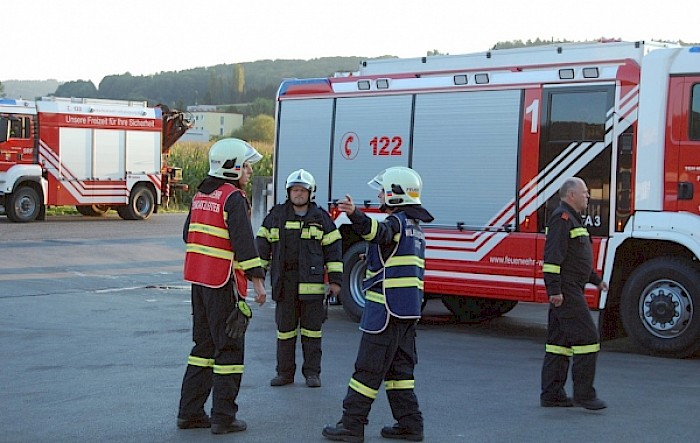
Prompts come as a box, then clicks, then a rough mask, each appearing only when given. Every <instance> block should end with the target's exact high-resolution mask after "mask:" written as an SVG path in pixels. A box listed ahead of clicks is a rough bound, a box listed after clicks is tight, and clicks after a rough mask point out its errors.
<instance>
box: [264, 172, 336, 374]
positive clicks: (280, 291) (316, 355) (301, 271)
mask: <svg viewBox="0 0 700 443" xmlns="http://www.w3.org/2000/svg"><path fill="white" fill-rule="evenodd" d="M286 189H287V201H286V202H285V203H283V204H278V205H275V206H274V207H273V208H272V209H271V210H270V212H269V214H268V215H267V216H266V217H265V219H264V220H263V223H262V226H261V227H260V229H259V231H258V234H257V240H256V241H257V245H258V251H260V257H261V259H262V260H263V265H265V266H267V265H269V266H270V282H271V284H272V299H273V300H274V301H275V302H276V306H275V321H276V323H277V367H276V370H277V375H276V376H275V377H274V378H273V379H272V380H271V381H270V385H271V386H284V385H288V384H291V383H294V374H295V372H296V358H295V350H296V341H297V335H301V347H302V352H303V355H304V363H303V366H302V368H301V372H302V374H303V375H304V377H305V379H306V385H307V386H308V387H310V388H318V387H320V386H321V378H320V375H321V335H322V334H321V325H322V324H323V322H324V320H325V318H326V309H327V305H326V302H325V298H326V295H327V294H326V286H325V284H324V275H325V274H327V276H328V283H329V285H328V287H329V291H330V294H331V295H333V296H337V295H338V292H339V291H340V284H341V282H342V272H343V262H342V241H341V237H340V232H338V230H337V229H336V227H335V224H334V223H333V220H332V219H331V216H330V215H329V214H328V212H326V211H325V210H324V209H323V208H321V207H319V206H318V205H316V203H315V202H314V195H315V192H316V181H315V180H314V178H313V176H312V175H311V174H310V173H309V172H308V171H305V170H304V169H299V170H297V171H294V172H292V173H291V174H290V175H289V177H288V178H287V182H286Z"/></svg>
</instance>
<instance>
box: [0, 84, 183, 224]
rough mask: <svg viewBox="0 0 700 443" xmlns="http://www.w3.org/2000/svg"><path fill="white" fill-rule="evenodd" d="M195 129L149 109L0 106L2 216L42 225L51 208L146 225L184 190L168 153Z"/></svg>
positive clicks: (51, 103) (86, 102) (88, 103)
mask: <svg viewBox="0 0 700 443" xmlns="http://www.w3.org/2000/svg"><path fill="white" fill-rule="evenodd" d="M190 125H191V124H190V121H189V120H188V119H187V118H186V117H185V116H184V114H183V113H181V112H178V111H170V110H169V109H168V108H167V107H166V106H163V105H158V106H155V107H149V106H148V105H147V103H146V102H145V101H125V100H103V99H86V98H59V97H48V98H42V99H40V100H37V101H29V100H15V99H0V213H2V212H4V213H5V214H6V215H7V217H8V218H9V219H10V220H11V221H13V222H30V221H33V220H43V219H44V218H45V215H46V207H47V206H67V205H69V206H75V207H76V209H77V210H78V212H80V213H81V214H83V215H86V216H99V215H102V214H104V213H105V212H106V211H108V210H109V209H115V210H116V211H117V213H118V214H119V216H120V217H121V218H123V219H125V220H144V219H146V218H148V217H149V216H150V215H151V214H152V213H153V212H156V211H157V208H158V205H159V204H161V203H166V202H167V200H168V198H169V196H170V194H171V190H172V189H174V188H177V187H184V186H186V185H183V184H181V183H180V182H181V180H182V169H181V168H175V167H172V166H169V165H168V156H169V152H170V147H171V146H172V145H173V144H174V143H175V142H176V141H177V140H178V139H179V138H180V137H181V136H182V134H184V133H185V131H187V129H189V127H190Z"/></svg>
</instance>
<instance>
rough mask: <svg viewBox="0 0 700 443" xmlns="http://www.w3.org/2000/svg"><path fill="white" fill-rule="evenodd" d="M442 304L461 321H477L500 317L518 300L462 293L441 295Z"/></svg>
mask: <svg viewBox="0 0 700 443" xmlns="http://www.w3.org/2000/svg"><path fill="white" fill-rule="evenodd" d="M442 304H443V305H445V307H446V308H447V309H448V310H449V311H450V312H451V313H452V314H454V316H455V317H457V320H458V321H460V322H462V323H479V322H482V321H485V320H490V319H492V318H496V317H500V316H502V315H504V314H506V313H507V312H509V311H510V310H511V309H513V308H514V307H515V306H516V305H517V304H518V302H517V301H515V300H496V299H493V298H484V297H467V296H463V295H443V296H442Z"/></svg>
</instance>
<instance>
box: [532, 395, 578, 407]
mask: <svg viewBox="0 0 700 443" xmlns="http://www.w3.org/2000/svg"><path fill="white" fill-rule="evenodd" d="M573 405H574V402H573V401H572V400H571V397H563V398H551V399H550V398H540V406H542V407H543V408H570V407H572V406H573Z"/></svg>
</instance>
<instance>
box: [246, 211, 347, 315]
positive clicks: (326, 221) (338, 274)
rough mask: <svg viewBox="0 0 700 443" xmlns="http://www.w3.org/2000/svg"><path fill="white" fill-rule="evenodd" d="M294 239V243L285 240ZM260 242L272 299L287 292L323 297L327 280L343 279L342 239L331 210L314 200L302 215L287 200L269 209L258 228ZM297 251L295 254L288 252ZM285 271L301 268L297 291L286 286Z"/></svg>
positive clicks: (259, 245)
mask: <svg viewBox="0 0 700 443" xmlns="http://www.w3.org/2000/svg"><path fill="white" fill-rule="evenodd" d="M286 242H294V244H289V245H287V244H285V243H286ZM257 245H258V251H259V253H260V258H261V259H262V263H263V266H268V265H269V268H270V283H271V284H272V299H273V300H275V301H282V300H284V297H285V292H288V291H289V292H292V293H294V292H296V293H297V294H298V295H299V298H300V299H314V298H323V297H324V296H325V294H326V292H325V284H324V275H325V273H326V271H327V273H328V282H329V283H337V284H338V285H340V284H341V283H342V278H343V277H342V276H343V261H342V239H341V237H340V232H339V231H338V230H337V229H336V227H335V224H334V223H333V220H332V219H331V217H330V215H329V214H328V212H326V211H325V210H323V209H322V208H320V207H319V206H318V205H316V203H313V202H311V203H310V204H309V209H308V211H307V213H306V215H304V216H303V217H299V216H297V215H296V214H295V213H294V206H293V205H292V203H291V202H289V201H287V202H286V203H284V204H279V205H276V206H275V207H273V208H272V209H271V210H270V213H269V214H268V215H267V216H266V217H265V219H264V220H263V224H262V226H261V227H260V229H259V230H258V234H257ZM289 251H295V252H296V253H295V254H294V255H296V256H295V257H287V256H285V255H286V253H289ZM285 271H289V272H298V282H299V285H298V288H296V291H294V290H291V291H290V289H289V288H283V280H284V279H283V278H282V277H283V274H284V272H285Z"/></svg>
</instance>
